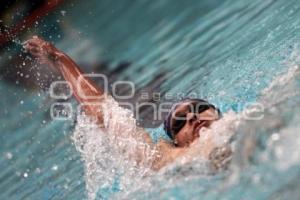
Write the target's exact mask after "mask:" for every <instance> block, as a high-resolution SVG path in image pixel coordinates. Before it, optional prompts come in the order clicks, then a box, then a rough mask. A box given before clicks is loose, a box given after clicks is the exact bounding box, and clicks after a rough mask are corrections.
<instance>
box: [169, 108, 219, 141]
mask: <svg viewBox="0 0 300 200" xmlns="http://www.w3.org/2000/svg"><path fill="white" fill-rule="evenodd" d="M219 118H220V116H219V113H218V111H217V110H216V109H214V108H209V109H207V110H205V111H203V112H197V109H196V108H195V107H193V105H192V104H191V103H182V104H181V105H179V106H178V107H177V108H176V110H175V112H174V117H173V118H172V121H171V124H172V126H174V127H176V126H178V127H182V128H180V129H179V131H178V132H177V133H176V134H175V136H174V139H175V144H176V146H178V147H187V146H189V145H190V144H191V143H192V142H193V141H194V140H195V139H197V138H199V137H201V135H200V134H199V132H200V130H201V129H202V128H205V127H206V128H207V127H209V126H210V125H211V124H212V123H213V122H214V121H216V120H218V119H219Z"/></svg>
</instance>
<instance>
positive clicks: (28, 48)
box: [24, 44, 42, 54]
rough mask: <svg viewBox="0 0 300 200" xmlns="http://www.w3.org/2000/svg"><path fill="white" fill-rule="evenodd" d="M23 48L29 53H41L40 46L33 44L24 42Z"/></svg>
mask: <svg viewBox="0 0 300 200" xmlns="http://www.w3.org/2000/svg"><path fill="white" fill-rule="evenodd" d="M24 49H25V50H26V51H27V52H29V53H31V54H37V53H39V54H42V49H41V48H40V47H37V46H33V45H30V44H26V45H25V46H24Z"/></svg>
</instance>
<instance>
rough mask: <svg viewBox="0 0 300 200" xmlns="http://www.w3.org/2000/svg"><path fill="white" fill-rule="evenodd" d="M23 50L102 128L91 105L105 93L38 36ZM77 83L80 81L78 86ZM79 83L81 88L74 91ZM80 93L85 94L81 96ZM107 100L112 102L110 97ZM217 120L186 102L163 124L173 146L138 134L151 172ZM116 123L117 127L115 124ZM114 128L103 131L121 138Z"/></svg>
mask: <svg viewBox="0 0 300 200" xmlns="http://www.w3.org/2000/svg"><path fill="white" fill-rule="evenodd" d="M24 48H25V50H26V51H28V52H29V53H31V54H32V55H33V56H34V57H36V58H37V59H38V61H39V62H40V63H42V64H48V65H50V66H52V67H54V68H56V69H57V70H58V71H59V72H60V73H61V74H62V75H63V77H64V79H65V80H66V81H68V82H69V83H70V84H71V86H72V88H73V94H74V96H75V98H76V99H77V101H78V102H79V103H80V104H84V105H85V107H84V109H85V113H86V115H88V116H91V117H93V118H94V119H96V121H97V123H98V124H99V126H100V125H102V124H104V121H105V119H104V114H103V113H104V112H99V111H98V110H97V109H95V107H94V106H93V103H95V102H97V103H101V102H104V101H105V98H107V97H104V98H99V97H101V96H105V95H107V96H109V95H108V94H105V91H104V90H103V89H102V88H99V87H98V86H97V85H96V84H95V83H94V82H93V81H92V80H91V79H89V78H87V77H84V76H83V72H82V71H81V70H80V68H79V66H78V65H77V64H76V63H75V62H74V61H73V60H72V59H71V58H70V57H69V56H68V55H66V54H65V53H63V52H62V51H60V50H58V49H57V48H56V47H54V46H53V45H52V44H51V43H49V42H46V41H44V40H43V39H41V38H39V37H37V36H34V37H33V38H31V39H29V40H28V41H26V42H25V44H24ZM79 79H81V80H80V81H79V82H78V80H79ZM78 83H79V85H80V87H77V86H78V85H77V84H78ZM79 88H80V90H79ZM81 93H84V95H82V94H81ZM84 96H88V97H89V98H84ZM109 97H110V98H111V99H112V97H111V96H109ZM118 115H120V113H113V112H112V113H111V117H114V116H118ZM220 117H221V113H220V111H219V110H218V109H217V108H216V107H215V106H214V105H212V104H210V103H208V102H207V101H204V100H201V99H185V100H182V101H180V102H178V103H176V104H174V105H173V107H172V108H171V110H170V112H169V114H168V116H167V117H166V119H165V121H164V130H165V131H166V133H167V135H168V136H169V137H170V138H171V140H172V143H171V142H168V141H165V140H161V141H159V142H158V143H157V144H154V143H153V142H152V140H151V137H150V136H149V134H148V133H147V132H146V131H145V130H144V129H142V130H143V131H142V132H140V133H141V134H142V137H143V139H144V142H145V143H147V144H148V145H149V146H152V147H155V149H156V150H157V155H159V156H156V158H155V160H154V161H153V165H152V166H151V168H152V169H154V170H159V169H160V168H162V167H164V166H166V165H167V164H169V163H172V162H173V161H174V160H175V159H177V158H178V157H180V156H183V155H184V154H185V153H186V151H187V150H188V149H190V148H192V146H193V145H192V144H193V143H194V142H196V141H197V140H198V139H199V137H201V135H200V134H199V133H200V130H201V129H202V128H208V127H210V126H211V124H212V123H214V122H215V121H216V120H218V119H220ZM115 119H117V118H115ZM116 121H117V120H116ZM123 121H124V120H123ZM125 121H126V119H125ZM116 123H118V121H117V122H116ZM120 123H121V122H120ZM128 123H129V122H128ZM117 126H118V128H121V129H119V131H118V132H116V131H115V132H114V131H109V130H108V129H110V128H111V127H104V128H103V129H105V128H106V129H107V131H108V132H110V133H111V134H115V136H118V135H119V134H122V133H123V131H122V125H119V124H117ZM139 129H141V128H139ZM116 145H117V144H116ZM203 148H208V149H213V147H208V146H206V147H203ZM137 154H138V153H137ZM206 157H208V155H206ZM140 159H148V158H146V157H145V156H144V158H141V156H138V155H137V156H136V161H137V162H140V161H141V160H140Z"/></svg>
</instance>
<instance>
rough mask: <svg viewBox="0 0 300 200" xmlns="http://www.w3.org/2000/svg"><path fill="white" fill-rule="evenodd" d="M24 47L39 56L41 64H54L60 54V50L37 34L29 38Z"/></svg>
mask: <svg viewBox="0 0 300 200" xmlns="http://www.w3.org/2000/svg"><path fill="white" fill-rule="evenodd" d="M23 47H24V49H25V50H26V51H27V52H29V53H30V54H31V55H33V56H34V57H36V58H37V60H38V61H39V63H41V64H53V62H55V60H56V59H57V57H58V55H59V51H58V50H57V49H56V48H55V47H54V46H53V45H52V44H51V43H50V42H47V41H45V40H43V39H41V38H39V37H37V36H33V37H32V38H31V39H29V40H27V41H26V42H25V43H24V45H23Z"/></svg>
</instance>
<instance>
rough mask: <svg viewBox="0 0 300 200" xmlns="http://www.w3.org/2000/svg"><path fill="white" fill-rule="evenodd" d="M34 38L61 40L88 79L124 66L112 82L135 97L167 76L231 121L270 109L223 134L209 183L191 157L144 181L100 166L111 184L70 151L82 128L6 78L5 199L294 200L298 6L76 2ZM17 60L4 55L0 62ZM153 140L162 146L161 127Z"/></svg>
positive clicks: (0, 128)
mask: <svg viewBox="0 0 300 200" xmlns="http://www.w3.org/2000/svg"><path fill="white" fill-rule="evenodd" d="M45 25H47V26H45ZM31 31H32V32H33V33H34V32H35V33H36V34H38V35H42V36H44V37H45V38H47V39H49V40H51V41H54V42H55V44H56V45H57V47H59V48H60V49H62V50H63V51H65V52H67V53H68V54H69V55H70V56H71V57H72V58H74V59H75V60H76V61H78V62H79V63H82V64H83V65H84V66H85V71H92V70H93V68H92V66H94V65H95V63H97V62H99V61H107V62H109V65H108V67H107V69H106V70H107V73H108V74H109V73H111V74H113V72H115V70H116V68H117V66H118V63H120V62H123V61H129V62H131V65H130V66H129V67H128V68H126V70H123V71H121V72H118V73H117V78H116V79H117V80H126V81H132V82H134V83H135V86H136V87H137V88H138V89H140V88H144V87H147V86H149V84H151V83H153V82H155V80H156V79H155V78H156V77H157V76H160V77H162V79H161V80H162V81H161V82H160V83H159V84H158V86H157V87H156V91H159V92H161V93H162V94H166V93H169V94H172V95H174V96H175V95H176V94H178V93H180V94H181V95H182V96H189V95H194V94H196V95H197V97H201V98H205V99H207V100H209V101H210V102H212V103H215V104H216V105H218V106H219V107H220V109H221V111H222V112H223V113H225V114H226V113H231V114H230V116H231V117H233V118H234V117H237V116H239V115H240V114H241V113H242V111H243V110H244V109H245V107H246V106H247V104H248V103H251V102H259V103H261V104H262V105H263V106H264V108H265V112H264V117H263V118H262V119H261V120H250V121H249V120H240V123H239V124H238V125H237V126H236V127H234V128H233V129H230V130H229V128H228V129H226V128H225V129H220V130H219V131H221V130H225V131H232V132H234V133H235V138H234V142H233V143H234V144H233V146H234V154H233V158H232V162H231V164H230V165H229V167H228V170H225V171H221V172H219V173H213V174H212V173H211V172H210V170H208V169H207V167H206V166H205V162H203V161H202V160H199V159H195V160H194V161H193V162H191V163H188V164H187V165H181V164H180V163H175V164H173V165H172V166H169V167H168V168H167V169H165V170H163V171H161V172H158V173H156V174H153V175H152V176H150V177H148V178H145V179H139V178H136V177H125V178H124V177H123V178H122V175H120V174H118V173H117V172H116V173H108V172H106V171H105V170H107V169H105V170H104V171H105V173H107V177H104V178H103V179H102V178H100V177H97V174H96V177H92V180H91V178H90V177H88V176H87V174H88V173H89V171H87V169H88V168H87V165H86V164H87V163H86V162H85V160H84V159H83V156H82V152H81V153H80V152H79V151H77V149H78V148H77V149H76V145H75V144H74V138H73V137H74V129H75V128H76V126H77V125H76V123H75V120H67V121H58V120H52V119H51V117H50V114H49V113H50V112H49V111H50V107H51V105H52V104H53V103H54V102H55V100H54V99H52V98H50V96H49V92H43V91H38V92H36V91H31V90H28V89H25V88H22V87H20V86H19V85H14V84H11V83H10V84H9V83H6V82H4V81H1V83H0V91H1V101H0V103H1V107H0V113H1V118H0V132H1V145H0V151H1V156H0V166H1V169H2V170H1V172H0V179H1V182H0V191H1V193H0V197H1V199H87V198H97V199H209V200H210V199H298V198H299V195H300V194H299V189H300V188H299V187H300V183H299V180H300V179H299V178H300V170H299V169H300V168H299V166H300V156H299V154H298V152H299V150H300V149H299V144H300V140H299V137H298V131H299V129H300V127H299V122H300V119H299V116H298V115H297V113H298V111H299V108H300V106H299V105H300V95H299V91H300V90H299V89H300V76H299V73H300V72H299V71H300V70H299V67H298V66H299V65H300V4H299V2H298V1H297V0H291V1H283V0H277V1H275V0H274V1H272V0H269V1H259V0H253V1H246V0H240V1H233V0H227V1H217V0H214V1H208V0H207V1H196V0H188V1H180V2H179V1H176V2H175V1H173V0H163V1H155V2H154V1H150V0H143V1H130V0H124V1H120V2H118V3H115V2H114V3H112V2H111V1H102V2H101V3H99V1H96V0H91V1H89V2H88V3H87V2H84V1H74V2H72V3H70V4H66V5H64V7H62V8H60V9H59V10H57V11H56V12H55V13H53V14H52V15H49V16H48V17H47V18H46V19H44V20H42V22H40V23H39V24H37V25H36V27H35V29H33V30H31ZM74 41H76V42H74ZM17 48H18V47H17ZM12 53H13V52H11V51H10V49H7V51H6V52H5V55H2V56H1V58H0V61H1V63H2V61H3V60H5V59H6V57H8V56H9V55H10V54H12ZM25 67H31V66H25ZM98 70H100V71H101V69H98ZM114 75H115V74H114ZM67 102H69V103H71V104H72V105H75V102H74V100H72V99H70V100H68V101H67ZM232 112H234V113H232ZM225 119H229V117H228V118H226V117H225ZM224 123H225V125H227V126H228V127H231V126H232V123H230V120H229V121H228V122H224ZM148 131H149V132H151V134H152V136H153V137H164V132H163V130H162V127H161V126H158V127H156V128H148ZM75 143H76V141H75ZM100 150H101V149H100ZM85 156H89V155H85ZM105 156H108V155H105ZM104 162H105V161H104ZM123 167H124V166H123ZM98 170H100V169H98ZM107 171H108V170H107ZM101 173H102V174H103V172H101ZM116 174H117V175H116ZM91 183H92V184H94V185H91ZM108 183H110V184H108ZM96 184H99V185H96Z"/></svg>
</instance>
